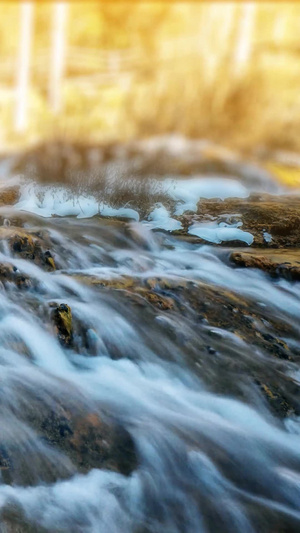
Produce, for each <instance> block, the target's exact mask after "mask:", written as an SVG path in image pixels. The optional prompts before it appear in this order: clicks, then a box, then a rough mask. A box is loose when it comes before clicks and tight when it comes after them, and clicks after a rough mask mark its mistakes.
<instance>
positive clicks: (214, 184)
mask: <svg viewBox="0 0 300 533" xmlns="http://www.w3.org/2000/svg"><path fill="white" fill-rule="evenodd" d="M163 190H164V192H165V193H166V194H168V195H169V196H170V197H171V198H172V199H173V200H175V201H176V202H179V205H177V207H176V211H175V214H176V215H182V214H183V213H184V212H185V211H194V212H195V211H197V203H198V201H199V200H200V199H201V198H206V199H209V198H220V199H221V200H225V199H226V198H247V197H248V196H249V192H248V191H247V189H246V187H244V185H242V184H241V183H240V182H239V181H237V180H233V179H225V178H192V179H187V180H185V179H180V180H178V179H177V180H175V179H171V178H167V179H166V180H165V181H164V183H163Z"/></svg>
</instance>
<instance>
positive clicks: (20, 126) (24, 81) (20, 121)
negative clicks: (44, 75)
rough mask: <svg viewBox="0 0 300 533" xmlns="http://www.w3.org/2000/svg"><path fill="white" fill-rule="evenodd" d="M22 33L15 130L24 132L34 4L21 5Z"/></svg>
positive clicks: (25, 3)
mask: <svg viewBox="0 0 300 533" xmlns="http://www.w3.org/2000/svg"><path fill="white" fill-rule="evenodd" d="M20 7H21V21H20V22H21V32H20V48H19V57H18V70H17V86H16V109H15V129H16V131H18V132H22V131H24V130H25V129H26V127H27V115H28V113H27V111H28V92H29V76H30V52H31V41H32V27H33V2H24V3H21V6H20Z"/></svg>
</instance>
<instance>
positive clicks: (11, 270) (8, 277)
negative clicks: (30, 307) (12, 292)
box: [0, 263, 32, 289]
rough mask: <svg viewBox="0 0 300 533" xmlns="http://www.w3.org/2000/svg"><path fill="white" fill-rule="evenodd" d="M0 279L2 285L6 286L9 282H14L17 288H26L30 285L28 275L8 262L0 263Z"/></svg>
mask: <svg viewBox="0 0 300 533" xmlns="http://www.w3.org/2000/svg"><path fill="white" fill-rule="evenodd" d="M0 281H1V282H2V283H3V285H4V287H7V286H8V284H9V283H14V285H16V286H17V287H18V288H19V289H28V288H29V287H31V285H32V281H31V279H30V277H29V276H27V274H24V273H23V272H20V271H19V270H18V269H17V268H16V267H15V266H13V265H11V264H10V263H0Z"/></svg>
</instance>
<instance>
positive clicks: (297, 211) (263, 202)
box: [178, 194, 300, 248]
mask: <svg viewBox="0 0 300 533" xmlns="http://www.w3.org/2000/svg"><path fill="white" fill-rule="evenodd" d="M178 219H179V220H180V222H181V223H182V226H183V228H184V229H183V230H181V234H183V235H186V236H187V238H189V240H190V237H189V236H188V234H187V231H188V228H189V226H190V225H191V224H193V222H201V223H206V222H211V221H212V220H213V221H215V222H216V223H217V224H219V223H221V222H225V223H228V224H233V223H237V222H240V223H241V224H242V225H241V226H240V229H242V230H243V231H247V232H250V233H251V234H252V235H253V237H254V242H253V245H252V246H253V247H260V248H261V247H263V248H299V247H300V234H299V230H298V228H299V225H300V197H299V196H272V195H269V194H260V195H257V194H256V195H254V194H253V195H251V196H250V197H249V198H245V199H241V198H228V199H227V200H224V201H221V200H217V199H214V200H204V199H201V201H200V202H199V204H198V210H197V213H195V214H193V215H187V214H185V215H182V216H181V217H178ZM266 235H268V239H267V241H268V242H266ZM198 240H199V239H198ZM203 242H205V241H203ZM222 245H224V246H228V243H226V242H224V243H222ZM231 245H232V246H241V243H240V242H239V241H236V242H235V243H232V242H231ZM218 246H220V245H218ZM242 246H244V245H242Z"/></svg>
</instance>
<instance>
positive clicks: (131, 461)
mask: <svg viewBox="0 0 300 533" xmlns="http://www.w3.org/2000/svg"><path fill="white" fill-rule="evenodd" d="M39 429H40V431H41V432H42V434H43V435H44V438H45V439H46V441H47V442H48V443H49V444H50V445H52V446H55V447H58V448H59V449H60V450H62V451H63V452H64V453H65V454H67V456H68V457H69V458H70V459H71V461H72V463H73V464H75V465H76V466H77V468H78V469H79V470H80V471H81V472H87V471H88V470H90V469H92V468H108V469H110V470H114V471H116V472H121V473H122V474H125V475H129V474H130V472H132V470H133V469H134V468H135V467H136V465H137V457H136V451H135V447H134V443H133V441H132V438H131V436H130V434H129V433H128V432H127V431H126V430H125V429H124V428H123V427H122V426H120V425H119V424H117V423H115V422H109V421H105V420H104V418H103V417H102V416H100V414H99V413H98V412H88V411H85V410H84V411H83V410H82V408H81V407H80V403H79V406H78V407H77V408H76V409H75V411H74V410H73V411H72V410H70V409H68V408H64V407H62V406H61V405H58V404H57V405H56V407H55V410H52V411H51V412H48V413H47V416H44V417H43V418H42V419H41V421H40V427H39Z"/></svg>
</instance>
